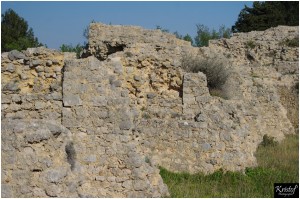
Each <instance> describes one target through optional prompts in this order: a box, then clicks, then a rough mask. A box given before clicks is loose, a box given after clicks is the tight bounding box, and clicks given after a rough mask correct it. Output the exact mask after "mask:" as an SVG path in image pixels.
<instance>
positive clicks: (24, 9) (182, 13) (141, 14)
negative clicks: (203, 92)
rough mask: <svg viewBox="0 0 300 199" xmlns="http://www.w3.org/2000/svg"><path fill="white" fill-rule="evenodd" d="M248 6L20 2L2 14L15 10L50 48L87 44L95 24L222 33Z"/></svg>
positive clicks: (6, 3) (10, 4)
mask: <svg viewBox="0 0 300 199" xmlns="http://www.w3.org/2000/svg"><path fill="white" fill-rule="evenodd" d="M244 5H247V6H250V7H251V6H252V1H234V2H232V1H231V2H225V1H222V2H216V1H215V2H204V1H202V2H195V1H193V2H186V1H185V2H178V1H177V2H145V1H143V2H124V1H123V2H58V1H56V2H46V1H45V2H36V1H35V2H16V1H2V2H1V13H2V14H3V13H4V12H5V11H6V10H7V9H8V8H12V9H13V10H14V11H15V12H17V13H18V14H19V16H21V17H23V18H24V19H25V20H26V21H27V22H28V24H29V26H30V27H32V28H33V31H34V34H35V36H36V37H38V39H39V41H40V42H42V43H45V44H47V45H48V47H49V48H56V49H58V48H59V46H61V44H73V45H76V44H77V43H80V44H83V42H84V41H85V38H84V37H83V30H84V29H85V28H86V27H87V25H88V24H89V23H90V22H91V21H92V20H95V21H97V22H102V23H106V24H109V23H111V24H113V25H114V24H121V25H137V26H142V27H144V28H146V29H155V28H156V26H157V25H159V26H161V27H163V28H165V29H168V30H170V32H175V31H178V32H179V33H180V34H182V35H185V34H190V35H191V36H192V37H194V36H195V35H196V24H204V25H206V26H208V27H209V28H211V29H212V28H215V29H218V28H219V27H220V26H221V25H222V24H224V25H225V26H226V27H230V28H231V26H232V25H233V24H234V23H235V21H236V20H237V18H238V15H239V13H240V11H241V9H243V8H244Z"/></svg>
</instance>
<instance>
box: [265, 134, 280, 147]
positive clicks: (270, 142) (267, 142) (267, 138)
mask: <svg viewBox="0 0 300 199" xmlns="http://www.w3.org/2000/svg"><path fill="white" fill-rule="evenodd" d="M277 144H278V142H277V141H275V139H274V137H270V136H268V135H266V134H265V135H264V136H263V141H262V142H261V145H262V146H264V147H266V146H276V145H277Z"/></svg>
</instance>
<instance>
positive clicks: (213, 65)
mask: <svg viewBox="0 0 300 199" xmlns="http://www.w3.org/2000/svg"><path fill="white" fill-rule="evenodd" d="M182 68H183V69H184V70H185V71H186V72H192V73H198V72H202V73H204V74H205V75H206V78H207V86H208V88H209V89H210V90H212V89H217V90H222V86H223V85H224V84H225V82H226V80H227V78H228V76H229V72H228V70H227V69H226V68H225V64H224V63H223V62H222V61H221V60H220V59H219V58H217V57H215V58H208V59H203V58H200V57H193V56H190V55H185V56H183V58H182Z"/></svg>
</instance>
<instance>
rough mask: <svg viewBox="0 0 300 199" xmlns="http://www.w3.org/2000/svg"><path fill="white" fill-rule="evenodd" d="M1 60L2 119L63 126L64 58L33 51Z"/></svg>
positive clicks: (3, 55)
mask: <svg viewBox="0 0 300 199" xmlns="http://www.w3.org/2000/svg"><path fill="white" fill-rule="evenodd" d="M67 56H69V57H70V58H72V55H67V54H66V57H67ZM1 58H2V59H1V89H2V95H1V104H2V106H1V116H2V118H12V119H49V120H55V121H57V122H60V121H61V110H62V68H63V65H64V54H63V53H59V52H56V51H53V50H48V49H44V48H36V49H30V48H29V49H27V50H26V51H25V52H24V53H21V52H18V51H11V52H9V53H2V54H1ZM73 58H75V57H74V56H73Z"/></svg>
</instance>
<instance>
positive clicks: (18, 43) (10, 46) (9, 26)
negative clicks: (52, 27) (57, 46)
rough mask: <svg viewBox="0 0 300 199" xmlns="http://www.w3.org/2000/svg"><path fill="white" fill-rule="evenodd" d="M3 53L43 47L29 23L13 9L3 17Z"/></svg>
mask: <svg viewBox="0 0 300 199" xmlns="http://www.w3.org/2000/svg"><path fill="white" fill-rule="evenodd" d="M1 18H2V19H1V52H6V51H10V50H14V49H16V50H25V49H27V48H30V47H37V46H41V45H42V44H41V43H39V41H38V39H37V38H36V37H35V36H34V33H33V30H32V28H28V23H27V21H25V20H24V18H22V17H20V16H19V15H18V14H17V13H16V12H15V11H13V10H12V9H8V10H7V11H6V12H5V13H4V14H2V15H1Z"/></svg>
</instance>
